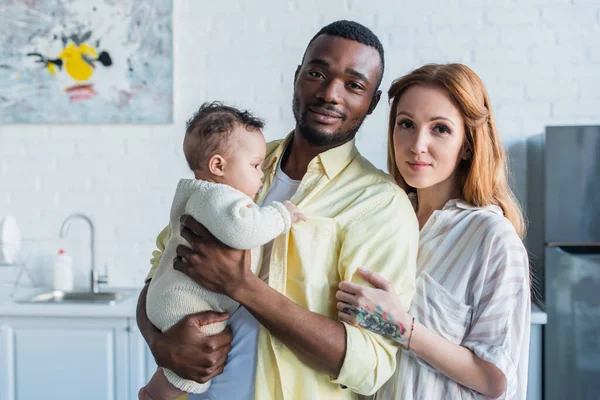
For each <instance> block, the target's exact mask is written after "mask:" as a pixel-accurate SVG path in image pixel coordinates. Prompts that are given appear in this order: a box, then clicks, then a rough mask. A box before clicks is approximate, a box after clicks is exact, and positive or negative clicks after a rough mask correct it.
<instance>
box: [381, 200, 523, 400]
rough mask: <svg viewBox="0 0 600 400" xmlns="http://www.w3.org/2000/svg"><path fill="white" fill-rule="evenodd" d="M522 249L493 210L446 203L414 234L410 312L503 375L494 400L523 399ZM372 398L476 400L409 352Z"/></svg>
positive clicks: (499, 213)
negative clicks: (497, 398) (504, 384)
mask: <svg viewBox="0 0 600 400" xmlns="http://www.w3.org/2000/svg"><path fill="white" fill-rule="evenodd" d="M528 265H529V264H528V258H527V252H526V250H525V247H524V246H523V244H522V242H521V240H520V238H519V236H518V235H517V233H516V232H515V230H514V228H513V226H512V225H511V223H510V222H509V221H508V220H507V219H506V218H504V216H503V214H502V210H501V209H500V207H497V206H488V207H482V208H479V207H474V206H471V205H469V204H467V203H466V202H463V201H460V200H456V199H455V200H450V201H448V202H447V203H446V205H445V206H444V208H443V209H442V210H437V211H435V212H434V213H433V215H432V216H431V217H430V218H429V220H428V221H427V223H426V224H425V226H423V228H422V229H421V233H420V243H419V255H418V261H417V281H416V292H415V296H414V299H413V302H412V305H411V307H410V311H409V312H410V314H411V315H412V316H414V317H415V320H417V321H419V322H420V323H421V324H423V325H424V326H426V327H428V328H429V329H431V330H433V331H435V332H437V333H438V334H440V335H441V336H443V337H444V338H446V339H447V340H449V341H451V342H452V343H456V344H459V345H462V346H464V347H466V348H469V349H470V350H472V351H473V352H474V353H475V354H476V355H477V356H478V357H480V358H482V359H483V360H486V361H488V362H490V363H492V364H494V365H495V366H496V367H498V368H499V369H500V370H501V371H502V372H503V373H504V376H505V377H506V382H507V390H506V392H505V393H504V395H503V396H501V397H500V398H501V399H511V400H512V399H525V395H526V391H527V362H528V356H529V324H530V315H531V303H530V290H529V287H530V283H529V267H528ZM398 357H399V360H398V367H397V368H396V371H395V372H394V375H393V376H392V378H390V380H389V381H388V382H387V383H386V384H385V385H384V386H383V387H382V388H381V389H380V391H379V392H378V393H377V395H376V396H375V398H376V399H378V400H381V399H383V400H399V399H402V400H405V399H418V400H423V399H436V400H437V399H482V398H486V397H485V396H483V395H481V394H479V393H477V392H475V391H474V390H471V389H469V388H467V387H465V386H462V385H460V384H458V383H457V382H455V381H453V380H451V379H449V378H447V377H446V376H445V375H443V374H441V373H440V372H438V371H437V370H435V369H434V368H433V367H431V366H430V365H429V364H428V363H426V362H425V361H423V360H421V359H420V358H419V357H417V356H416V355H415V354H413V353H412V352H410V351H403V352H399V353H398Z"/></svg>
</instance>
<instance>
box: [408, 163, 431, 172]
mask: <svg viewBox="0 0 600 400" xmlns="http://www.w3.org/2000/svg"><path fill="white" fill-rule="evenodd" d="M406 164H408V166H409V167H410V169H412V170H413V171H415V172H421V171H424V170H426V169H427V168H428V167H430V166H431V164H427V163H421V162H417V163H415V162H407V163H406Z"/></svg>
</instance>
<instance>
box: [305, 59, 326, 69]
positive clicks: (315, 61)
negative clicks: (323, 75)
mask: <svg viewBox="0 0 600 400" xmlns="http://www.w3.org/2000/svg"><path fill="white" fill-rule="evenodd" d="M308 64H313V65H321V66H323V67H329V65H330V64H329V63H328V62H327V61H325V60H323V59H322V58H313V59H312V60H310V61H309V62H308Z"/></svg>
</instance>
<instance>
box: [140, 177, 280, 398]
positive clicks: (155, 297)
mask: <svg viewBox="0 0 600 400" xmlns="http://www.w3.org/2000/svg"><path fill="white" fill-rule="evenodd" d="M183 214H189V215H191V216H192V217H193V218H194V219H195V220H197V221H198V222H199V223H201V224H202V225H203V226H204V227H206V228H207V229H208V230H209V231H210V232H211V233H212V234H213V235H214V236H215V237H216V238H217V239H218V240H220V241H221V242H223V243H225V244H226V245H228V246H230V247H233V248H236V249H244V250H246V249H251V250H252V252H251V254H252V257H251V260H252V261H251V268H252V272H253V273H257V272H258V268H259V266H260V264H261V260H260V258H261V246H262V245H263V244H265V243H268V242H270V241H271V240H273V239H275V238H276V237H277V236H279V235H281V234H283V233H284V232H286V231H287V230H288V229H289V228H290V225H291V216H290V213H289V212H288V210H287V209H286V208H285V206H284V205H283V204H281V203H279V202H273V203H271V204H269V205H267V206H265V207H258V206H257V205H256V204H255V203H254V202H253V201H252V199H251V198H250V197H248V196H246V195H245V194H243V193H242V192H240V191H238V190H236V189H234V188H232V187H231V186H227V185H223V184H218V183H212V182H207V181H202V180H197V179H181V180H180V181H179V184H178V185H177V190H176V192H175V198H174V199H173V205H172V206H171V216H170V230H171V237H170V238H169V241H168V242H167V245H166V246H165V251H164V252H163V254H162V256H161V259H160V263H159V265H158V268H157V270H156V272H155V273H154V276H153V277H152V280H151V281H150V286H149V288H148V294H147V301H146V312H147V314H148V318H149V319H150V321H151V322H152V323H153V324H154V325H155V326H156V327H157V328H158V329H160V330H161V331H163V332H164V331H165V330H167V329H169V328H170V327H171V326H173V325H175V323H177V322H178V321H179V320H181V319H182V318H183V317H185V316H186V315H189V314H194V313H198V312H201V311H209V310H214V311H219V312H227V313H229V314H231V313H233V312H234V311H235V310H236V309H237V308H238V306H239V304H238V303H237V302H236V301H234V300H232V299H231V298H229V297H227V296H225V295H222V294H218V293H214V292H210V291H208V290H206V289H204V288H203V287H201V286H200V285H198V284H197V283H195V282H194V281H193V280H191V279H190V278H189V277H188V276H187V275H185V274H183V273H181V272H179V271H177V270H175V269H174V268H173V260H174V259H175V257H176V256H177V253H176V249H177V246H179V245H180V244H183V245H186V246H189V243H188V242H187V241H186V240H185V239H183V238H182V237H181V235H180V234H179V230H180V223H179V218H180V217H181V216H182V215H183ZM225 326H226V323H225V322H223V323H216V324H211V325H207V326H205V327H203V329H202V330H203V331H204V332H206V333H208V334H215V333H219V332H221V331H223V329H225ZM164 373H165V376H166V377H167V379H168V380H169V382H171V383H172V384H173V385H175V386H176V387H178V388H179V389H181V390H183V391H186V392H189V393H202V392H204V391H206V390H207V389H208V387H209V385H210V382H207V383H204V384H201V383H198V382H194V381H190V380H186V379H183V378H181V377H179V376H177V375H176V374H175V373H174V372H173V371H170V370H168V369H166V368H165V369H164Z"/></svg>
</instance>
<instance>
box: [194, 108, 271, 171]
mask: <svg viewBox="0 0 600 400" xmlns="http://www.w3.org/2000/svg"><path fill="white" fill-rule="evenodd" d="M238 124H239V125H242V126H244V127H245V128H246V129H247V130H249V131H253V130H257V131H260V130H261V129H263V128H264V126H265V123H264V122H263V120H261V119H260V118H257V117H255V116H254V115H252V114H251V113H250V112H249V111H247V110H239V109H237V108H235V107H231V106H227V105H224V104H223V103H222V102H219V101H213V102H206V103H204V104H202V105H201V106H200V108H199V109H198V111H196V113H194V116H193V117H192V118H190V119H189V120H188V121H187V123H186V130H185V139H184V140H183V152H184V154H185V159H186V160H187V163H188V165H189V166H190V169H192V170H201V169H203V167H205V165H204V164H205V163H206V162H207V161H208V160H209V159H210V157H212V156H213V155H215V154H224V153H226V152H227V151H228V150H229V143H230V141H231V140H230V139H231V133H232V132H233V130H234V128H235V126H236V125H238Z"/></svg>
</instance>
